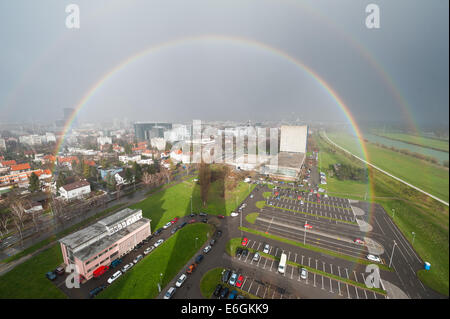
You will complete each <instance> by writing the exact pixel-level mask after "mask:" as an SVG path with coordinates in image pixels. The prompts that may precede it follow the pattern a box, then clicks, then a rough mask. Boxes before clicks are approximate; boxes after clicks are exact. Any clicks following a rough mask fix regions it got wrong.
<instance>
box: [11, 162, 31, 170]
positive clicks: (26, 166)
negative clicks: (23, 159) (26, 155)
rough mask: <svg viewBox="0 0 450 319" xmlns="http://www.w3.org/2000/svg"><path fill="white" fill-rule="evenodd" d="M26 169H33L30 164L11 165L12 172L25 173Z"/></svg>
mask: <svg viewBox="0 0 450 319" xmlns="http://www.w3.org/2000/svg"><path fill="white" fill-rule="evenodd" d="M26 169H31V167H30V164H28V163H23V164H17V165H11V171H23V170H26Z"/></svg>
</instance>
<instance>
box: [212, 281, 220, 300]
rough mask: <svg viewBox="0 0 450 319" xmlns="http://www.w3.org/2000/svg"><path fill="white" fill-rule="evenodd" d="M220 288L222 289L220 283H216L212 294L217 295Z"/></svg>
mask: <svg viewBox="0 0 450 319" xmlns="http://www.w3.org/2000/svg"><path fill="white" fill-rule="evenodd" d="M221 290H222V285H221V284H217V286H216V289H214V293H213V295H214V296H216V297H219V295H220V291H221Z"/></svg>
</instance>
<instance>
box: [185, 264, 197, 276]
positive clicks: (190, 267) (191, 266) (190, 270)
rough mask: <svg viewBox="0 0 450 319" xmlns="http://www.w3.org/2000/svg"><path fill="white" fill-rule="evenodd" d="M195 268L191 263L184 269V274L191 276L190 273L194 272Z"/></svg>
mask: <svg viewBox="0 0 450 319" xmlns="http://www.w3.org/2000/svg"><path fill="white" fill-rule="evenodd" d="M195 268H197V264H196V263H193V264H191V265H189V267H188V268H187V269H186V273H187V274H192V272H193V271H194V270H195Z"/></svg>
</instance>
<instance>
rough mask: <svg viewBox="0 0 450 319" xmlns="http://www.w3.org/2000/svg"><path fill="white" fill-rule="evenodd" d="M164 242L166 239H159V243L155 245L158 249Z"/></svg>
mask: <svg viewBox="0 0 450 319" xmlns="http://www.w3.org/2000/svg"><path fill="white" fill-rule="evenodd" d="M163 242H164V239H158V241H157V242H156V243H155V244H154V245H153V246H155V248H156V247H158V246H159V245H161V244H162V243H163Z"/></svg>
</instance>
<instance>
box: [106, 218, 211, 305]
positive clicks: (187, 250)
mask: <svg viewBox="0 0 450 319" xmlns="http://www.w3.org/2000/svg"><path fill="white" fill-rule="evenodd" d="M212 233H213V228H212V226H211V225H209V224H203V223H197V224H191V225H187V226H186V227H184V228H182V229H180V230H179V231H178V232H176V233H175V235H174V236H172V237H170V238H169V239H168V240H167V241H165V242H164V243H163V244H162V245H161V246H159V247H158V248H157V249H155V250H154V252H152V253H150V254H149V255H148V256H146V257H144V259H143V260H142V261H140V262H139V263H138V264H137V265H136V266H134V267H133V269H131V270H130V271H129V272H126V273H125V274H124V275H122V276H121V277H120V278H119V279H117V280H116V281H115V282H114V283H113V284H112V285H111V286H109V287H108V289H105V290H104V291H103V292H102V293H100V294H99V295H98V298H108V299H143V298H155V297H156V296H157V295H158V283H160V282H162V285H161V287H162V290H163V291H165V290H166V289H167V288H168V287H166V285H167V284H168V283H169V282H170V281H171V280H172V279H173V277H174V276H176V275H177V273H178V272H179V271H180V270H181V269H182V267H184V265H185V264H186V263H187V262H188V261H189V259H191V258H192V257H193V256H194V254H195V253H196V252H197V251H198V249H199V248H200V247H201V246H202V245H203V244H204V243H205V242H206V241H207V240H208V238H209V237H210V236H211V235H212ZM195 238H198V241H197V246H196V245H195V242H196V240H195ZM160 274H163V276H162V277H161V276H160Z"/></svg>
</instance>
